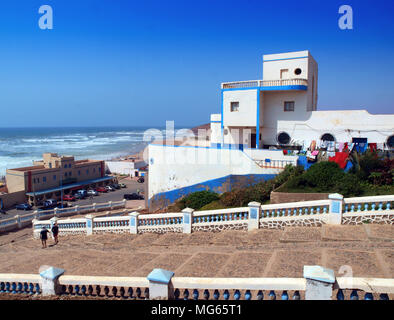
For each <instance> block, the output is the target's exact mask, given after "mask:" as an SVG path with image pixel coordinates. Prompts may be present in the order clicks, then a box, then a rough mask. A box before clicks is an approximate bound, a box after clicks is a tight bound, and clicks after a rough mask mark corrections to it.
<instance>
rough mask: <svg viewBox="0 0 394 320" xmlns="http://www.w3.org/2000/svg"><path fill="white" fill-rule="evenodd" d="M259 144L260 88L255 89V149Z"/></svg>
mask: <svg viewBox="0 0 394 320" xmlns="http://www.w3.org/2000/svg"><path fill="white" fill-rule="evenodd" d="M259 145H260V89H259V90H257V118H256V149H258V148H259Z"/></svg>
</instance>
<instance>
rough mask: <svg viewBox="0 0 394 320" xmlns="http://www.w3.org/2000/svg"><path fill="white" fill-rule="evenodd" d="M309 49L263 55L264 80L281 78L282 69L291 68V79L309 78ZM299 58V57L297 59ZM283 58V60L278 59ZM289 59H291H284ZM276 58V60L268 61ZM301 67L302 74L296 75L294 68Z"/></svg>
mask: <svg viewBox="0 0 394 320" xmlns="http://www.w3.org/2000/svg"><path fill="white" fill-rule="evenodd" d="M299 57H309V51H297V52H288V53H279V54H269V55H263V61H264V62H263V80H279V79H281V77H280V71H281V69H288V70H289V73H288V74H289V77H288V78H289V79H308V66H309V64H308V58H299ZM295 58H297V59H295ZM278 59H281V60H278ZM282 59H289V60H282ZM266 60H275V61H266ZM296 68H300V69H301V74H299V75H296V74H295V73H294V70H295V69H296Z"/></svg>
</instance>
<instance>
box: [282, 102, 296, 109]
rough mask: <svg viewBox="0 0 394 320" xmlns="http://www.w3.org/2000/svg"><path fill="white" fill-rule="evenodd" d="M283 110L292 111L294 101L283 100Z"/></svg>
mask: <svg viewBox="0 0 394 320" xmlns="http://www.w3.org/2000/svg"><path fill="white" fill-rule="evenodd" d="M284 110H285V111H294V101H285V104H284Z"/></svg>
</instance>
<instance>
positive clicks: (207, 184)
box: [148, 174, 276, 210]
mask: <svg viewBox="0 0 394 320" xmlns="http://www.w3.org/2000/svg"><path fill="white" fill-rule="evenodd" d="M275 176H276V174H250V175H228V176H225V177H221V178H218V179H212V180H208V181H204V182H202V183H198V184H195V185H192V186H188V187H184V188H180V189H175V190H171V191H168V192H162V193H158V194H156V195H154V196H153V197H152V198H150V199H149V201H148V206H149V209H150V210H157V209H162V208H164V207H166V206H168V205H169V204H171V203H174V202H175V201H176V200H178V199H180V198H182V197H183V196H185V195H187V194H189V193H192V192H196V191H203V190H211V191H214V192H217V193H224V192H227V191H231V190H232V189H236V188H242V187H247V186H250V185H253V184H256V183H258V182H261V181H267V180H270V179H273V178H275Z"/></svg>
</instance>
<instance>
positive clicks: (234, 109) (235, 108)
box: [231, 102, 239, 112]
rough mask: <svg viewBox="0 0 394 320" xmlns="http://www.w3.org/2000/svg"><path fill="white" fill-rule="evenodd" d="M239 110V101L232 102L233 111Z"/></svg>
mask: <svg viewBox="0 0 394 320" xmlns="http://www.w3.org/2000/svg"><path fill="white" fill-rule="evenodd" d="M234 111H239V102H231V112H234Z"/></svg>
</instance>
